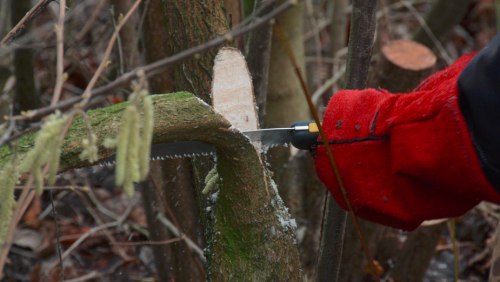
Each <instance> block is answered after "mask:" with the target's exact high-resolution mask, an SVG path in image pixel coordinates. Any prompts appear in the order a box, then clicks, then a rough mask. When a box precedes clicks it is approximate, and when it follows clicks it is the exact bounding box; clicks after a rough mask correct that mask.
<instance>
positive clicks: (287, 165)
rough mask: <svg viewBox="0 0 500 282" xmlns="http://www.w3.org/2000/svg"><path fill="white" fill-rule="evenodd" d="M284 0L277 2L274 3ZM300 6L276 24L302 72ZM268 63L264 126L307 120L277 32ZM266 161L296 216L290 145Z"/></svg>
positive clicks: (274, 151) (274, 150) (301, 95)
mask: <svg viewBox="0 0 500 282" xmlns="http://www.w3.org/2000/svg"><path fill="white" fill-rule="evenodd" d="M282 2H285V1H283V0H281V1H279V2H278V4H280V3H282ZM303 18H304V16H303V5H302V4H300V5H299V6H298V7H295V8H292V9H290V10H289V11H288V12H286V13H284V14H282V15H281V16H279V17H278V18H277V23H278V24H279V25H280V26H281V27H282V28H283V30H284V32H285V37H286V38H287V40H288V42H289V44H290V47H291V49H292V50H293V51H294V53H295V57H296V60H297V63H298V64H299V67H300V68H301V71H302V73H304V70H305V59H304V55H305V54H304V41H303V35H304V30H303V25H304V23H303ZM270 60H271V61H270V65H269V79H268V80H269V84H268V87H267V102H266V111H265V112H266V115H265V117H264V121H263V122H261V125H262V124H263V127H264V128H267V127H269V128H273V127H288V126H290V125H292V123H294V122H297V121H304V120H308V119H310V115H309V109H308V107H307V103H306V101H305V98H304V93H303V91H302V87H301V85H300V82H299V80H298V78H297V74H296V73H295V68H294V66H293V65H292V63H291V61H290V58H289V57H288V55H287V53H286V51H285V48H284V46H283V44H282V43H281V42H280V40H279V38H278V36H277V34H273V37H272V45H271V59H270ZM267 156H268V160H269V163H270V164H271V170H272V171H273V172H274V177H273V178H274V180H275V181H276V183H277V184H278V189H279V191H280V195H281V197H282V198H283V201H284V202H285V204H286V206H287V207H289V208H291V214H292V216H293V217H295V218H297V217H298V216H299V214H297V211H298V210H299V206H300V203H298V204H297V205H291V204H290V200H291V199H292V198H293V199H295V200H297V201H300V200H301V197H299V191H297V190H296V188H297V187H294V189H292V187H291V184H292V182H291V179H292V173H293V172H292V169H291V168H292V167H291V166H292V165H293V164H292V160H291V155H290V148H288V147H275V148H271V149H270V150H269V151H268V154H267Z"/></svg>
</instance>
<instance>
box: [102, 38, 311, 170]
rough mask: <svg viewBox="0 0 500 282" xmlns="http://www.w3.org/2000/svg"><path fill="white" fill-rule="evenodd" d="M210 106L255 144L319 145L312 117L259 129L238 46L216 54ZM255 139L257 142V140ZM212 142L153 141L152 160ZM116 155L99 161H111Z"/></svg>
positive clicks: (198, 150) (200, 152)
mask: <svg viewBox="0 0 500 282" xmlns="http://www.w3.org/2000/svg"><path fill="white" fill-rule="evenodd" d="M211 98H212V105H213V110H214V111H215V112H217V113H219V114H220V115H222V116H223V117H224V118H225V119H226V120H228V121H229V122H230V123H231V124H232V125H233V126H234V127H235V128H238V129H239V130H240V131H241V133H243V134H244V135H246V136H247V137H248V139H249V140H250V141H251V142H255V143H253V144H255V146H262V148H271V147H275V146H288V145H289V144H291V145H292V146H294V147H295V148H297V149H301V150H309V151H310V152H311V153H313V152H314V151H315V149H316V146H317V145H318V141H317V139H318V135H319V131H318V127H317V125H316V123H315V122H314V121H302V122H296V123H294V124H293V125H292V126H291V127H287V128H269V129H259V126H258V115H257V110H256V106H255V98H254V93H253V85H252V79H251V76H250V72H249V71H248V68H247V64H246V61H245V59H244V57H243V55H242V54H241V53H240V51H239V50H238V49H235V48H221V49H220V50H219V53H218V54H217V56H216V57H215V62H214V75H213V80H212V93H211ZM257 141H259V142H260V144H259V143H257ZM215 152H216V148H215V147H214V146H211V145H208V144H205V143H202V142H199V141H183V142H176V143H163V144H154V145H152V146H151V155H150V159H151V160H164V159H166V158H167V159H168V158H170V159H173V158H186V157H188V158H190V157H194V156H210V155H214V154H215ZM114 163H115V156H111V157H109V158H107V159H105V160H103V161H101V162H100V164H101V165H103V164H104V165H113V164H114Z"/></svg>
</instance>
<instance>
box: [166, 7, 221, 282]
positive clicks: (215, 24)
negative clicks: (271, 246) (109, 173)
mask: <svg viewBox="0 0 500 282" xmlns="http://www.w3.org/2000/svg"><path fill="white" fill-rule="evenodd" d="M161 4H162V8H163V16H164V22H165V23H166V28H167V35H168V36H167V46H168V49H169V53H170V54H175V53H177V52H180V51H183V50H185V49H189V48H191V47H194V46H197V45H199V44H201V43H204V42H206V41H209V40H211V39H213V38H215V37H217V36H220V35H222V34H224V33H226V32H227V31H229V26H228V21H227V15H226V11H225V10H224V7H223V1H222V0H217V1H208V2H207V3H205V4H203V2H200V1H182V0H161ZM185 15H189V16H185ZM218 50H219V48H214V49H212V50H210V51H208V52H205V53H203V54H201V55H200V57H199V58H193V59H191V60H188V61H184V62H181V63H179V64H178V65H177V66H175V67H174V81H175V89H176V90H177V91H191V92H192V93H194V94H195V95H196V96H198V97H199V98H200V99H202V100H204V101H205V102H206V103H208V104H211V103H212V101H211V96H210V93H211V83H212V76H213V66H214V59H215V56H216V54H217V52H218ZM214 165H215V163H214V161H212V159H211V158H209V157H196V158H193V159H192V166H191V165H188V160H185V161H183V164H182V166H181V167H180V168H179V171H183V172H184V173H190V174H192V175H193V176H194V178H195V179H194V180H195V181H194V184H195V185H191V187H192V188H191V189H195V190H197V192H196V191H195V192H193V193H191V194H190V195H189V196H190V197H191V196H194V197H196V194H199V195H198V196H197V197H196V199H197V200H198V206H199V211H200V212H201V214H200V215H199V216H198V217H197V220H193V221H192V222H193V223H198V224H199V223H200V220H199V218H201V223H202V224H203V228H204V235H205V238H206V241H207V242H208V247H209V248H208V249H207V250H209V251H210V252H213V251H214V250H213V249H211V247H213V244H210V241H211V240H213V239H214V237H215V235H216V234H214V233H213V231H214V226H213V225H214V222H213V217H212V216H211V213H210V212H208V211H207V208H208V207H210V208H212V207H211V206H212V204H213V203H212V202H211V201H210V199H209V198H207V197H206V196H205V195H201V191H202V190H203V188H204V186H205V183H204V180H205V177H206V175H207V174H208V172H209V171H210V170H211V169H212V168H213V167H214ZM193 169H194V171H192V170H193ZM188 171H189V172H188ZM168 186H172V183H170V185H168ZM169 188H171V187H169ZM174 189H176V188H174ZM185 207H186V206H185ZM186 208H188V209H193V208H196V207H186ZM210 208H209V209H210ZM192 214H194V213H192ZM195 236H196V235H195ZM214 263H215V262H214V261H213V257H210V256H209V257H208V261H207V265H206V269H207V270H208V275H209V279H210V278H212V277H214V276H213V275H212V272H211V271H210V270H211V269H213V267H214ZM213 273H215V272H213Z"/></svg>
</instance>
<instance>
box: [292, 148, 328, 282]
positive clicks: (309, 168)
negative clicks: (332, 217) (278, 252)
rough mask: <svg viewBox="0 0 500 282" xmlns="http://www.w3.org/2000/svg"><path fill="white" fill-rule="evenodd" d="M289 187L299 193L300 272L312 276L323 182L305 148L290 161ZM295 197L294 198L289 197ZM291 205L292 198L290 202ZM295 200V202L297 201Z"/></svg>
mask: <svg viewBox="0 0 500 282" xmlns="http://www.w3.org/2000/svg"><path fill="white" fill-rule="evenodd" d="M292 183H293V185H292V186H293V187H297V188H296V189H297V190H298V197H300V206H299V208H300V215H301V217H300V218H297V221H298V229H297V241H298V243H299V251H300V252H299V253H300V260H301V265H302V271H303V276H304V277H308V278H309V279H308V280H305V281H312V279H314V273H315V272H316V267H317V258H318V253H319V248H320V247H319V246H320V238H321V219H322V214H323V207H324V205H325V204H324V202H325V195H326V193H325V186H324V185H323V183H321V181H320V180H319V179H318V177H317V175H316V171H315V170H314V160H313V159H312V158H311V155H310V154H309V152H306V151H300V152H299V153H298V154H297V155H296V156H295V157H294V162H293V178H292ZM292 201H296V199H292ZM292 204H293V205H295V203H294V202H292ZM297 204H299V202H297Z"/></svg>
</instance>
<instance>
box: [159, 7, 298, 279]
mask: <svg viewBox="0 0 500 282" xmlns="http://www.w3.org/2000/svg"><path fill="white" fill-rule="evenodd" d="M162 3H163V7H164V11H165V19H166V22H167V29H168V32H169V44H168V46H169V48H170V51H171V53H172V54H174V53H177V52H179V51H182V50H184V49H188V48H190V47H194V46H196V45H199V44H201V43H203V42H205V41H208V40H210V39H212V38H214V37H217V36H220V35H222V34H224V33H226V32H227V30H228V23H227V18H226V13H225V11H224V8H223V4H222V1H221V0H217V1H208V2H201V1H193V2H192V1H180V0H169V1H166V0H163V1H162ZM182 15H189V17H186V16H182ZM218 50H219V49H217V48H216V49H213V50H211V51H209V52H205V53H203V54H201V55H200V57H199V58H194V59H192V60H189V61H185V62H183V63H180V64H179V65H178V66H177V67H176V68H175V71H174V73H175V81H176V89H178V90H180V89H182V90H189V91H193V92H194V94H195V95H196V96H198V97H199V98H201V99H203V100H204V101H205V102H207V103H208V104H211V97H210V93H211V81H212V75H213V69H212V68H213V62H214V59H215V55H216V54H217V52H218ZM224 157H225V156H224V155H222V156H221V155H220V154H218V160H217V169H218V171H219V174H220V175H221V176H222V175H223V174H225V173H223V172H222V171H226V172H230V171H234V169H237V168H236V167H232V166H225V165H224V162H222V159H223V158H224ZM193 167H194V175H195V181H196V184H197V191H198V199H199V200H198V205H199V207H200V211H201V213H202V214H201V216H202V222H203V224H204V228H205V236H206V240H207V248H206V252H207V274H208V277H209V279H212V280H216V281H218V280H227V279H234V280H236V281H240V280H241V281H243V280H245V281H246V280H254V281H261V280H262V281H267V280H274V279H277V280H290V281H296V280H298V279H300V265H299V261H298V254H297V249H296V247H293V248H292V249H290V248H289V247H284V248H283V249H281V248H279V249H280V251H281V252H284V253H283V254H285V253H286V258H285V257H281V259H280V260H283V259H284V260H286V261H287V263H286V264H284V265H282V266H281V267H284V266H285V265H286V266H287V267H285V268H283V269H278V268H280V266H279V264H274V265H273V266H271V264H268V261H269V260H266V259H264V260H262V257H263V256H262V251H264V250H263V249H262V248H264V249H265V250H267V251H269V250H271V249H276V248H275V247H277V245H274V243H273V244H271V245H269V244H268V243H266V244H265V245H260V244H250V245H247V243H250V242H251V241H252V240H255V239H257V238H254V237H262V236H266V238H272V237H273V236H274V235H273V234H274V232H275V231H276V230H275V227H273V228H272V229H269V230H271V232H272V234H271V236H269V235H267V233H266V232H267V231H266V228H263V229H261V231H259V232H257V233H255V232H254V231H256V230H254V231H250V230H248V228H247V227H246V223H244V220H245V219H246V218H247V216H250V218H253V219H252V220H253V223H252V225H253V224H259V222H260V224H262V225H263V227H264V226H266V225H267V224H265V223H264V221H262V220H263V219H262V218H260V217H259V216H252V213H253V211H252V212H251V213H250V212H247V213H246V214H244V215H243V214H240V213H239V212H238V213H236V210H237V209H234V208H231V210H228V209H227V208H229V207H230V206H228V205H227V203H229V202H226V200H227V201H230V202H232V203H234V201H238V202H239V201H247V200H246V199H245V197H246V195H244V194H245V193H247V192H248V191H250V190H248V191H247V192H243V191H240V194H239V196H237V195H234V196H233V198H232V199H231V197H229V198H225V197H226V196H229V195H226V194H225V193H222V192H221V193H219V196H218V200H217V204H216V207H215V210H214V207H212V205H213V203H212V201H211V200H210V199H208V198H207V196H204V195H202V194H201V193H200V192H201V190H202V189H203V188H204V178H205V176H206V175H207V173H208V171H209V170H210V169H212V167H213V163H212V162H210V161H209V160H208V159H207V158H195V159H194V162H193ZM250 167H251V166H250ZM222 178H223V179H224V182H223V183H225V180H226V177H222ZM233 180H234V181H237V182H238V181H243V179H236V178H235V179H233ZM267 181H268V183H271V180H270V179H267ZM238 183H240V184H241V185H243V183H242V182H238ZM224 185H225V184H224ZM222 190H223V189H222ZM252 191H253V190H252ZM270 193H271V192H270ZM271 194H272V193H271ZM252 195H253V196H252V197H261V196H263V195H260V194H259V193H258V192H253V193H252ZM269 196H270V197H271V198H273V197H277V198H276V199H278V198H279V196H278V195H276V196H272V195H269ZM221 198H224V200H222V202H224V203H225V204H221V205H220V204H219V203H220V202H221ZM271 198H268V200H267V201H266V200H264V199H260V198H259V201H261V202H260V204H263V205H266V206H267V207H268V208H269V207H270V206H272V205H271V204H272V203H273V202H275V203H276V201H277V200H271ZM270 201H271V202H270ZM279 201H281V200H279ZM247 204H249V203H247ZM258 206H259V205H257V206H255V208H256V209H257V210H258V209H259V207H258ZM227 212H230V214H231V216H230V215H229V214H227ZM234 217H238V219H235V218H234ZM242 220H243V221H242ZM242 224H243V225H242ZM249 224H250V223H249ZM238 226H239V228H238ZM292 229H294V228H291V229H290V230H289V235H286V236H285V237H286V238H288V236H290V237H289V238H294V234H293V233H294V231H292ZM269 230H268V231H269ZM242 231H243V232H244V234H245V236H242V233H240V232H242ZM250 232H251V233H250ZM241 240H245V242H243V241H241ZM286 240H288V239H286ZM276 243H278V242H276ZM279 244H280V243H278V245H279ZM223 246H225V247H223ZM228 246H231V247H229V248H228ZM224 248H225V250H224ZM228 249H229V250H230V251H228ZM231 250H234V252H233V251H231ZM267 251H264V253H267ZM275 254H278V253H275ZM256 258H258V259H256ZM268 259H270V260H271V261H275V259H276V257H274V255H272V256H271V257H268ZM259 260H262V262H260V261H259Z"/></svg>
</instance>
